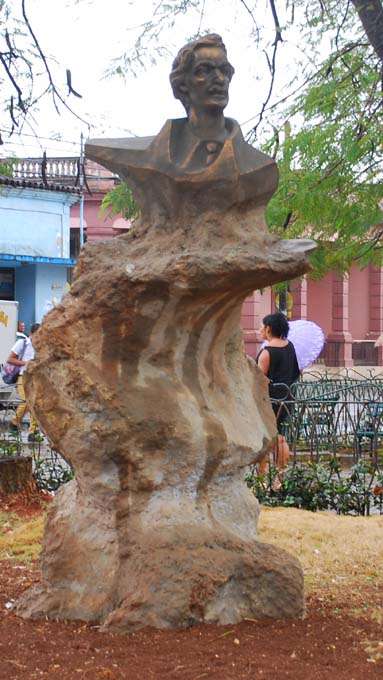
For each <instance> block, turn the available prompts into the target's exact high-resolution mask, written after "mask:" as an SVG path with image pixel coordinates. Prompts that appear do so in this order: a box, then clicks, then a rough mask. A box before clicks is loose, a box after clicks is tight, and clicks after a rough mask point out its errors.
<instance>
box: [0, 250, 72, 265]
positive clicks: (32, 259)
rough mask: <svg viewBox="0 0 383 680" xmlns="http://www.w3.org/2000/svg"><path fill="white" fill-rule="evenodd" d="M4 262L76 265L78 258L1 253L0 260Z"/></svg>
mask: <svg viewBox="0 0 383 680" xmlns="http://www.w3.org/2000/svg"><path fill="white" fill-rule="evenodd" d="M1 260H3V261H4V262H9V263H12V262H25V263H27V264H61V265H64V267H74V266H75V264H76V260H75V259H74V258H72V257H43V256H42V255H10V254H9V253H0V261H1Z"/></svg>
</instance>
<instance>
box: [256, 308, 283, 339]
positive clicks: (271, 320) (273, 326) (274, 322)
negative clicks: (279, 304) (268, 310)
mask: <svg viewBox="0 0 383 680" xmlns="http://www.w3.org/2000/svg"><path fill="white" fill-rule="evenodd" d="M262 323H263V325H264V326H269V328H270V330H271V335H272V336H273V337H274V338H287V336H288V334H289V322H288V321H287V319H286V317H285V315H284V314H282V312H276V314H267V316H265V317H264V318H263V321H262Z"/></svg>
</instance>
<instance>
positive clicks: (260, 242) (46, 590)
mask: <svg viewBox="0 0 383 680" xmlns="http://www.w3.org/2000/svg"><path fill="white" fill-rule="evenodd" d="M233 73H234V69H233V67H232V66H231V65H230V63H229V62H228V60H227V55H226V49H225V46H224V44H223V42H222V40H221V38H220V37H219V36H217V35H208V36H205V37H203V38H200V39H199V40H197V41H195V42H192V43H190V44H188V45H186V46H185V47H183V48H182V49H181V50H180V52H179V54H178V55H177V57H176V59H175V61H174V64H173V69H172V72H171V75H170V81H171V86H172V88H173V92H174V95H175V97H176V98H178V99H180V100H181V102H182V104H183V105H184V107H185V109H186V113H187V117H186V118H181V119H179V120H170V121H167V122H166V123H165V125H164V127H163V128H162V129H161V131H160V132H159V134H158V135H157V136H156V137H146V138H135V139H98V140H92V141H90V142H89V143H88V144H87V146H86V154H87V157H88V158H90V159H92V160H94V161H97V162H98V163H101V164H102V165H103V166H105V167H106V168H109V169H110V170H111V171H113V172H116V173H118V174H119V175H120V177H121V178H122V179H123V180H126V181H127V182H128V183H129V186H130V187H131V188H132V190H133V193H134V196H135V198H136V201H137V203H138V204H139V206H140V209H141V213H140V218H139V219H138V220H137V221H136V222H135V224H134V228H133V229H132V230H131V232H129V233H128V234H126V235H123V236H120V237H118V238H115V239H111V240H110V241H106V242H103V243H100V242H98V243H95V244H94V243H89V244H87V245H86V247H85V248H84V250H83V252H82V254H81V257H80V259H79V262H78V265H77V267H76V270H75V276H74V281H73V285H72V287H71V291H70V293H69V294H67V295H66V297H65V298H64V299H63V301H62V303H61V304H60V305H59V306H57V307H56V308H55V309H54V310H52V311H51V312H50V313H49V314H48V316H47V317H46V318H45V320H44V323H43V325H42V327H41V329H40V331H39V333H38V338H37V339H36V343H35V344H36V346H37V358H36V360H35V361H34V362H33V365H31V366H30V368H29V369H28V378H27V391H28V398H29V400H30V402H31V404H32V407H33V409H34V411H35V413H36V415H37V417H38V419H39V421H40V423H41V426H42V428H43V429H44V431H45V432H46V433H47V435H48V436H49V439H50V440H51V442H52V444H53V446H54V447H55V448H57V450H58V451H60V452H61V453H62V455H63V456H64V457H65V458H66V459H67V460H68V461H70V463H71V464H72V466H73V468H74V470H75V479H74V480H73V481H71V482H70V483H68V484H65V485H64V486H63V487H62V488H61V489H60V492H59V493H58V494H57V497H56V499H55V501H54V503H53V505H52V508H51V510H50V513H49V516H48V520H47V525H46V529H45V536H44V544H43V552H42V560H41V565H42V580H41V584H40V585H38V586H37V587H35V588H33V589H31V590H29V591H27V593H25V594H24V596H23V597H22V598H21V600H20V601H19V603H18V607H17V611H18V612H19V613H20V614H21V615H23V616H28V617H39V616H48V617H52V618H55V619H56V618H61V619H83V620H87V621H94V622H97V623H99V624H100V625H101V627H102V628H103V629H116V630H124V631H131V630H134V629H137V628H140V627H142V626H154V627H156V628H172V627H183V626H190V625H192V624H194V623H199V622H206V623H210V622H215V623H219V624H228V623H235V622H238V621H240V620H242V619H244V618H262V617H278V618H283V617H299V616H301V615H302V613H303V610H304V598H303V577H302V570H301V567H300V565H299V563H298V561H297V560H296V559H295V558H293V557H292V556H290V555H289V554H288V553H286V552H284V551H283V550H280V549H278V548H277V547H274V546H271V545H267V544H264V543H261V542H259V541H258V540H257V531H256V529H257V518H258V513H259V509H258V503H257V500H256V499H255V497H254V496H253V494H252V493H251V492H250V490H249V489H248V488H247V487H246V484H245V483H244V474H245V471H246V468H247V466H249V465H250V464H252V463H254V462H255V461H257V460H259V459H260V458H262V457H263V455H264V454H265V451H266V450H267V448H268V447H269V446H270V444H271V442H272V440H273V437H274V436H275V435H276V428H275V420H274V416H273V413H272V410H271V407H270V403H269V399H268V390H267V381H266V379H265V378H264V376H263V375H262V374H261V372H260V371H259V370H258V368H256V367H254V365H252V364H250V362H249V361H248V359H247V358H246V355H245V351H244V345H243V338H242V333H241V330H240V315H241V305H242V303H243V301H244V299H245V298H246V297H247V296H248V295H249V293H251V292H252V291H253V290H254V289H256V288H263V287H265V286H268V285H270V284H273V283H276V282H278V281H282V280H286V279H289V278H292V277H296V276H298V275H301V274H303V273H304V272H305V271H307V269H308V262H307V253H308V252H309V251H310V250H311V249H312V247H313V244H312V242H310V241H286V240H285V241H281V240H278V239H277V238H276V237H275V236H272V235H271V234H269V233H268V230H267V227H266V223H265V216H264V214H265V206H266V204H267V201H268V200H269V199H270V197H271V196H272V194H273V193H274V191H275V189H276V186H277V181H278V173H277V167H276V164H275V162H274V161H273V160H272V159H271V158H269V157H268V156H266V155H265V154H263V153H261V152H259V151H256V150H255V149H254V148H253V147H251V146H250V145H248V144H247V143H246V142H245V141H244V139H243V136H242V134H241V130H240V128H239V125H238V123H237V122H236V121H234V120H232V119H230V118H225V117H224V114H223V112H224V109H225V107H226V105H227V103H228V88H229V83H230V80H231V78H232V76H233Z"/></svg>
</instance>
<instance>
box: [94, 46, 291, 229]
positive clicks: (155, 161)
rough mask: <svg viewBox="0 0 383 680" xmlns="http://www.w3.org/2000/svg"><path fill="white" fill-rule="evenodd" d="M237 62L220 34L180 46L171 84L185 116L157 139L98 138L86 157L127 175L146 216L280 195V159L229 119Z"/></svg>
mask: <svg viewBox="0 0 383 680" xmlns="http://www.w3.org/2000/svg"><path fill="white" fill-rule="evenodd" d="M233 74H234V68H233V67H232V65H231V64H230V63H229V61H228V59H227V53H226V48H225V45H224V43H223V41H222V38H221V37H220V36H219V35H216V34H211V35H207V36H204V37H202V38H199V39H198V40H195V41H194V42H191V43H189V44H187V45H185V46H184V47H182V48H181V50H180V51H179V53H178V55H177V57H176V58H175V60H174V62H173V67H172V71H171V74H170V83H171V86H172V89H173V93H174V96H175V97H176V98H177V99H180V100H181V102H182V104H183V105H184V107H185V110H186V113H187V118H180V119H176V120H168V121H166V123H165V125H164V126H163V128H162V129H161V130H160V132H159V134H158V135H157V136H155V137H143V138H130V139H100V140H99V139H94V140H90V141H89V142H88V144H87V145H86V155H87V157H88V158H90V159H92V160H95V161H97V162H99V163H101V164H102V165H104V166H105V167H107V168H109V169H110V170H112V171H114V172H117V173H118V174H119V175H120V176H121V177H122V178H123V179H125V180H127V181H128V183H129V184H130V186H131V187H132V189H133V192H134V194H135V198H136V200H137V201H138V203H139V204H140V207H141V209H142V214H143V217H147V218H150V219H153V218H154V217H155V219H156V221H159V222H161V221H162V220H163V219H165V220H168V219H169V218H171V219H173V220H176V221H177V220H178V219H179V218H185V217H190V216H193V215H195V214H197V213H198V214H200V215H201V214H202V213H204V212H206V211H208V210H210V209H211V208H214V209H215V210H222V211H225V210H228V209H229V208H230V207H231V206H232V205H235V204H238V203H243V202H248V201H251V202H252V203H253V204H254V203H255V204H260V203H262V204H265V203H266V202H267V200H268V199H269V198H270V196H271V195H272V194H273V193H274V191H275V189H276V186H277V182H278V172H277V167H276V164H275V162H274V161H273V160H272V159H271V158H269V157H268V156H266V155H265V154H263V153H261V152H260V151H257V150H256V149H254V148H253V147H252V146H250V145H249V144H247V143H246V142H245V140H244V138H243V136H242V132H241V129H240V127H239V125H238V123H237V122H236V121H235V120H233V119H231V118H225V116H224V109H225V107H226V106H227V103H228V100H229V85H230V81H231V78H232V76H233Z"/></svg>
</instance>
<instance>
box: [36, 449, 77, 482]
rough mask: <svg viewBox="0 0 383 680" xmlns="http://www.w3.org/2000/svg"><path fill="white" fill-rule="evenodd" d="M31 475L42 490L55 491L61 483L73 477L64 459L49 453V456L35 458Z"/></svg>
mask: <svg viewBox="0 0 383 680" xmlns="http://www.w3.org/2000/svg"><path fill="white" fill-rule="evenodd" d="M33 477H34V479H35V481H36V484H37V486H38V487H39V489H41V490H42V491H57V489H58V488H59V487H60V486H61V485H62V484H66V483H67V482H70V480H71V479H73V478H74V472H73V470H72V468H71V467H69V465H67V463H66V462H65V461H64V459H62V458H61V457H59V456H57V455H56V456H52V455H51V456H50V457H49V458H43V457H41V458H37V459H36V460H35V467H34V471H33Z"/></svg>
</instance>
